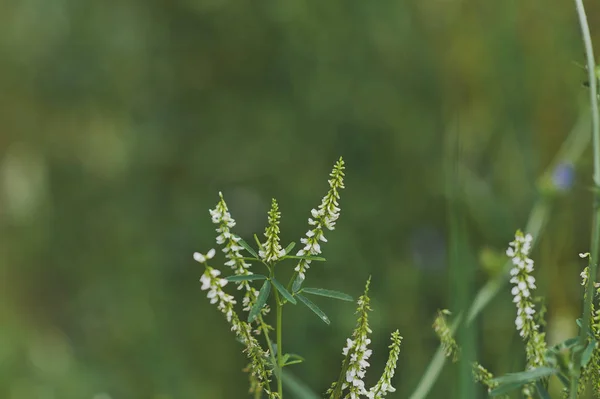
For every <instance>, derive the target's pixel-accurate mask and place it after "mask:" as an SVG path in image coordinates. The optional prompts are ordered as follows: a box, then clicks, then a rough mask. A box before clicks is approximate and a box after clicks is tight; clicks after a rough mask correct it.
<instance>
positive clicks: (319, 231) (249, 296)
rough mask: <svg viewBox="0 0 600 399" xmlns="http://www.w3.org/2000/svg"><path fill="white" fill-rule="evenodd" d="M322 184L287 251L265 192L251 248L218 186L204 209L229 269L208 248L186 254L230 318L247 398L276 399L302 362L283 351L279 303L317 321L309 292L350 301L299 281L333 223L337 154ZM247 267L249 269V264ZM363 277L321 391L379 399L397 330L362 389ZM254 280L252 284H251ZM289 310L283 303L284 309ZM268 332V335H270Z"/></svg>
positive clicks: (386, 388) (389, 373) (335, 396)
mask: <svg viewBox="0 0 600 399" xmlns="http://www.w3.org/2000/svg"><path fill="white" fill-rule="evenodd" d="M328 182H329V191H328V192H327V194H326V195H325V196H324V197H323V199H322V201H321V203H320V205H319V206H318V207H317V208H314V209H312V210H311V212H310V213H311V216H310V217H309V218H308V225H309V229H308V231H307V232H306V234H305V235H304V237H302V238H301V239H300V243H301V244H302V245H301V248H300V249H299V250H298V251H296V252H295V254H293V252H292V251H293V250H294V248H295V245H296V244H295V243H290V244H288V245H287V246H286V247H285V248H284V247H283V246H282V245H281V241H280V238H279V236H280V229H279V220H280V218H281V213H280V212H279V205H278V204H277V201H276V200H275V199H273V200H272V201H271V209H270V210H269V212H268V215H267V227H266V229H265V232H264V234H263V240H262V241H261V240H260V239H259V237H258V236H257V235H254V239H255V244H256V245H255V246H254V247H253V246H252V245H250V244H249V243H247V242H246V241H244V240H243V239H242V238H241V237H240V236H238V235H236V234H235V233H234V231H233V228H234V227H235V225H236V222H235V220H234V219H233V217H232V216H231V214H230V212H229V209H228V207H227V203H226V202H225V199H224V196H223V195H222V194H221V193H219V202H218V203H217V205H216V207H215V208H214V209H211V210H210V215H211V218H212V222H213V223H214V224H215V225H216V226H217V228H216V232H217V237H216V243H217V244H218V245H219V246H220V248H221V252H223V254H224V256H225V262H224V263H223V265H224V266H228V267H229V268H230V269H231V274H230V275H229V276H227V277H223V276H222V274H221V270H220V269H217V268H215V267H213V266H211V265H209V263H210V264H214V263H213V262H214V260H213V259H214V257H215V255H216V252H217V251H216V250H215V249H210V250H209V251H208V252H206V253H205V254H204V253H199V252H196V253H194V260H196V261H197V262H199V263H201V264H202V265H203V266H204V273H203V274H202V277H201V278H200V282H201V283H202V285H201V287H200V288H201V289H202V290H204V291H207V297H208V299H209V300H210V303H211V304H216V305H217V309H218V310H219V311H220V312H221V313H223V315H224V316H225V320H226V321H227V322H228V323H229V324H230V325H231V331H232V332H233V333H234V334H235V336H236V338H237V339H238V340H239V341H240V342H241V343H242V344H243V345H244V352H245V354H246V356H247V357H248V360H249V364H248V367H247V370H248V371H249V374H250V392H251V393H252V394H254V396H255V398H260V397H262V395H263V393H264V394H265V395H266V396H267V397H268V398H278V399H282V398H283V396H284V390H283V380H284V375H283V369H284V368H285V367H288V366H291V365H293V364H298V363H301V362H302V361H303V358H302V357H300V356H299V355H296V354H292V353H284V350H283V328H282V319H283V310H284V309H290V306H288V305H298V304H301V305H304V306H305V307H306V308H308V309H309V310H310V311H312V312H313V313H315V314H316V315H317V316H318V317H319V318H320V319H321V320H322V321H323V322H325V323H327V324H330V320H329V317H328V316H327V315H326V314H325V313H324V312H323V311H322V310H321V309H320V308H319V307H318V306H317V305H316V304H315V303H314V302H312V301H311V300H310V299H309V297H310V296H321V297H328V298H332V299H336V300H342V301H350V302H352V301H353V299H352V297H351V296H350V295H347V294H344V293H342V292H338V291H332V290H328V289H324V288H311V287H305V286H304V282H305V280H306V274H307V272H308V270H309V269H310V265H311V264H312V262H324V261H325V259H324V258H323V257H321V256H320V255H321V253H322V249H321V246H322V245H323V244H325V243H326V242H327V238H326V237H325V234H326V232H327V231H331V230H334V229H335V225H336V222H337V220H338V219H339V217H340V211H341V209H340V204H339V202H338V201H339V199H340V190H342V189H343V188H344V161H343V160H342V159H341V158H340V159H339V160H338V161H337V162H336V164H335V166H334V167H333V170H332V172H331V174H330V179H329V180H328ZM283 261H288V262H289V261H295V262H296V263H297V264H296V266H295V268H294V273H293V275H292V276H291V278H290V280H289V281H288V282H287V283H286V284H284V283H283V282H281V281H280V280H279V279H280V277H279V276H280V274H278V273H277V271H278V270H279V269H280V268H282V267H284V266H283V265H281V262H283ZM252 264H258V265H260V267H261V268H262V270H261V271H262V273H260V272H257V273H255V272H254V270H255V268H254V267H253V266H252ZM251 268H252V271H251ZM229 283H233V284H234V285H236V286H237V290H241V291H243V299H242V304H241V311H242V312H245V313H246V314H244V316H243V317H242V316H240V313H239V312H240V309H237V308H236V305H237V302H236V300H235V298H234V296H232V295H231V294H229V293H227V292H226V289H227V288H228V284H229ZM369 283H370V279H369V280H368V281H367V284H366V287H365V291H364V293H363V295H361V296H360V298H359V299H358V301H357V305H358V307H357V310H356V314H357V317H358V321H357V325H356V328H355V330H354V332H353V333H352V337H351V338H348V339H347V341H346V346H345V347H344V348H343V350H342V354H343V355H344V358H343V360H342V366H341V371H340V374H339V376H338V378H337V380H336V381H335V382H333V383H332V385H331V388H330V389H329V390H328V391H327V392H326V393H325V395H326V397H327V398H329V399H341V398H351V399H357V398H360V397H366V398H370V399H379V398H383V397H384V396H386V395H387V393H388V392H394V391H395V389H394V388H393V386H392V377H393V376H394V371H395V368H396V363H397V361H398V355H399V352H400V343H401V340H402V337H401V336H400V333H399V332H398V331H395V332H394V333H392V337H391V340H392V343H391V345H390V353H389V359H388V361H387V364H386V366H385V369H384V372H383V375H382V376H381V378H380V379H379V381H378V382H377V383H376V384H375V385H374V386H373V387H371V388H370V389H367V387H366V386H365V384H364V382H363V379H364V377H365V373H366V370H367V368H368V367H369V362H368V359H369V357H370V356H371V353H372V351H371V349H369V348H368V346H369V344H370V343H371V339H370V338H369V335H370V334H371V329H370V327H369V312H370V311H371V308H370V298H369ZM254 284H259V285H260V288H258V286H256V287H255V286H254ZM270 306H271V307H273V308H274V309H275V313H276V325H275V326H274V327H273V326H271V325H269V324H268V323H267V322H266V321H265V316H266V315H267V314H268V313H269V312H270V310H271V307H270ZM290 310H291V309H290ZM294 311H296V310H294ZM273 332H274V335H275V337H272V333H273ZM259 340H260V341H259Z"/></svg>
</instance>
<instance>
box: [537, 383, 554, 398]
mask: <svg viewBox="0 0 600 399" xmlns="http://www.w3.org/2000/svg"><path fill="white" fill-rule="evenodd" d="M535 389H536V390H537V393H538V394H539V395H540V398H541V399H552V398H550V394H549V393H548V391H547V390H546V388H545V387H544V384H542V382H541V381H537V382H536V383H535Z"/></svg>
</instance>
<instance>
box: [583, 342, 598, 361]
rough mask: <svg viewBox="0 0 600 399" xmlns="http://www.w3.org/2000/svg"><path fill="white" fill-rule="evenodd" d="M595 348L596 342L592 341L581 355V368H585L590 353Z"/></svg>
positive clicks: (590, 355)
mask: <svg viewBox="0 0 600 399" xmlns="http://www.w3.org/2000/svg"><path fill="white" fill-rule="evenodd" d="M596 346H598V341H596V340H595V339H592V340H591V341H590V342H589V344H588V346H587V347H586V348H585V350H584V351H583V354H582V355H581V367H583V368H585V366H587V364H588V363H589V361H590V360H591V359H592V353H593V352H594V349H596Z"/></svg>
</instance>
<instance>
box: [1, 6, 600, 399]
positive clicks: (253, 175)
mask: <svg viewBox="0 0 600 399" xmlns="http://www.w3.org/2000/svg"><path fill="white" fill-rule="evenodd" d="M589 7H590V8H589V10H588V15H590V16H591V20H590V25H591V26H592V30H593V31H594V32H595V33H596V36H595V42H596V43H600V36H598V34H599V33H598V32H597V29H594V27H597V26H599V24H600V8H599V6H598V4H597V3H590V4H589ZM582 60H583V49H582V45H581V40H580V37H579V27H578V25H577V21H576V18H575V12H574V10H573V5H572V4H571V3H570V2H562V3H559V2H557V3H556V4H553V5H552V7H548V6H547V2H544V1H542V0H533V1H528V2H519V1H516V0H508V1H502V2H478V1H470V0H462V1H460V0H449V1H441V0H425V1H417V0H408V1H380V2H365V1H356V0H346V1H341V0H329V1H304V0H289V1H285V2H281V1H274V0H259V1H258V2H239V1H232V0H229V1H228V0H172V1H164V0H163V1H158V0H155V1H141V0H124V1H120V2H91V1H77V0H53V1H50V2H49V1H42V0H6V1H3V2H2V3H0V87H1V88H2V90H0V110H1V111H0V126H1V131H2V134H1V135H0V234H1V240H0V243H1V244H0V245H1V248H0V254H1V256H0V397H3V398H7V399H35V398H39V399H69V398H90V399H117V398H151V399H175V398H177V399H187V398H215V399H219V398H227V399H228V398H243V397H245V392H246V390H247V384H246V376H245V375H244V374H243V373H242V371H241V370H242V368H243V367H244V366H245V361H244V357H243V355H242V354H241V353H240V347H239V345H237V344H236V343H235V342H234V340H233V337H232V335H231V333H230V332H229V331H228V326H227V325H226V323H225V321H224V320H223V319H222V317H221V315H220V314H219V313H218V312H217V311H216V310H215V309H214V308H212V307H211V306H210V305H209V304H208V301H207V300H206V298H205V297H204V293H203V292H201V291H200V289H199V283H198V278H199V276H200V274H201V270H200V269H199V268H198V265H197V264H196V263H195V262H194V261H193V260H192V253H193V251H196V250H200V251H206V250H207V249H209V248H210V247H212V246H214V236H215V234H214V230H213V226H212V225H211V223H210V218H209V215H208V209H209V208H210V207H213V206H214V204H215V203H216V202H217V200H218V197H217V193H218V191H223V193H224V195H225V198H226V199H227V201H228V204H229V206H230V209H231V212H232V214H233V216H234V217H235V218H236V219H237V221H238V227H237V232H238V233H239V234H240V235H242V236H244V237H246V238H249V237H251V234H252V233H254V232H260V231H262V230H263V229H264V225H265V223H266V211H267V209H268V205H269V202H270V199H271V197H276V198H277V199H278V201H279V204H280V208H281V212H282V225H281V227H282V231H283V233H282V234H283V241H284V242H286V243H287V242H289V241H291V240H296V241H297V240H299V238H300V237H301V236H302V234H303V232H304V231H305V229H306V228H307V227H306V226H307V223H306V220H307V218H308V216H309V210H310V209H311V208H312V207H314V206H316V205H317V204H318V203H319V201H320V199H321V196H322V195H324V194H325V192H326V189H327V186H326V177H327V173H328V171H329V170H330V167H331V165H332V164H333V162H334V161H335V160H336V159H337V158H338V157H339V156H340V155H342V156H344V159H345V160H346V162H347V184H346V187H347V189H346V190H345V191H344V192H343V194H342V200H341V204H342V216H341V218H340V221H339V223H338V226H337V229H336V231H335V232H333V234H331V236H330V242H329V243H328V244H327V246H326V247H325V248H324V255H325V256H326V257H327V258H328V262H327V263H326V264H325V266H324V267H323V266H321V265H315V266H314V267H312V268H311V270H310V273H309V274H308V276H307V278H308V281H309V282H311V284H310V285H313V286H315V285H320V286H323V287H328V288H331V289H338V290H342V291H345V292H349V293H351V294H353V295H355V296H357V295H358V293H360V291H361V288H362V286H363V284H364V281H365V280H366V279H367V277H368V276H369V275H372V276H373V281H372V296H373V298H372V307H373V309H374V313H373V318H372V320H373V323H372V324H373V331H375V334H376V335H377V336H375V337H374V339H373V342H374V343H375V346H374V347H373V349H374V355H373V358H372V360H373V362H372V363H373V364H374V365H377V364H384V362H385V360H384V359H385V357H386V356H387V350H386V348H385V346H386V344H387V336H388V335H389V333H390V332H391V331H393V330H395V329H396V328H398V329H399V330H400V332H401V334H402V335H403V336H404V344H403V348H402V353H401V355H400V361H399V369H398V372H397V376H396V379H395V385H396V386H397V387H398V392H397V393H396V394H395V396H394V397H399V398H405V397H408V395H409V393H410V392H411V390H412V389H413V388H414V387H415V385H416V383H417V381H418V379H419V377H420V375H421V374H422V373H423V371H424V369H425V367H426V365H427V363H428V361H429V359H430V357H431V355H432V353H433V351H434V350H435V348H436V347H437V344H438V342H437V339H436V337H435V333H434V332H433V329H432V328H431V324H432V322H433V318H434V316H435V313H436V310H437V309H439V308H445V307H448V306H450V305H452V304H453V303H454V302H453V298H454V297H455V296H456V295H457V292H455V287H457V285H456V281H460V280H461V278H462V275H461V273H462V272H461V270H462V269H461V268H460V265H459V266H458V267H452V268H449V266H448V256H449V249H448V248H447V243H448V242H451V241H452V240H450V239H451V237H450V232H451V231H455V230H451V229H449V225H448V220H449V215H448V212H449V209H459V210H458V211H456V212H460V215H459V216H460V220H461V222H460V226H461V227H460V229H457V230H456V231H461V232H462V233H461V234H464V235H465V237H463V240H461V242H462V241H465V240H466V241H467V242H468V246H467V248H469V251H471V253H470V254H468V258H469V259H472V260H474V262H475V263H476V264H475V269H474V270H475V272H474V273H475V275H474V276H471V277H473V278H472V282H470V283H469V285H470V286H471V287H470V288H469V289H470V290H471V291H475V290H476V288H477V287H479V286H481V284H483V283H484V282H485V281H486V280H487V279H488V278H489V276H490V274H493V273H492V272H491V271H490V270H492V271H493V267H492V266H490V265H493V264H494V263H495V262H496V263H497V261H496V260H495V259H497V257H498V255H497V254H498V253H500V254H501V253H502V252H503V251H504V248H505V247H506V245H507V243H508V242H509V241H510V240H511V239H512V236H513V234H514V231H515V230H516V229H517V228H519V227H523V223H525V220H526V218H527V215H528V213H529V211H530V208H531V205H532V203H533V202H534V201H535V199H536V198H537V197H538V196H539V195H540V194H539V193H538V192H537V190H536V179H537V178H538V176H539V175H540V174H541V173H542V171H543V170H544V168H545V167H546V166H547V165H548V163H549V162H550V161H551V159H552V158H553V156H554V155H555V153H556V151H557V149H558V148H559V146H560V145H561V143H562V142H563V140H564V139H565V138H566V137H567V135H568V132H569V131H570V129H571V128H572V126H573V125H574V124H575V123H576V120H577V118H578V114H579V110H580V109H581V105H582V102H583V101H585V93H584V90H585V89H583V88H582V87H581V83H582V81H583V80H585V74H584V72H583V71H582V70H581V69H580V68H579V67H577V66H576V65H575V64H574V61H575V62H579V63H582ZM451 135H457V137H458V140H459V143H460V154H459V156H458V157H457V159H456V161H455V162H456V163H458V165H457V166H458V167H460V168H461V169H464V170H465V171H467V172H468V173H465V174H461V175H466V176H470V177H469V180H465V181H461V182H458V183H457V184H459V186H458V187H455V188H454V190H453V192H454V193H455V196H456V198H455V200H456V201H457V203H458V204H457V205H456V206H455V207H453V208H450V207H448V206H447V202H448V198H447V195H446V193H447V188H446V182H447V172H448V170H447V168H446V163H445V157H446V152H445V147H446V141H447V138H448V137H450V136H451ZM590 170H591V157H590V156H589V154H587V153H586V155H585V156H584V158H583V159H581V160H580V161H579V162H578V163H577V164H576V165H574V170H573V173H571V175H569V176H571V178H572V179H574V185H573V186H571V185H569V184H567V185H566V187H569V188H568V189H565V190H563V191H562V193H563V194H562V195H561V196H560V197H558V198H557V200H556V202H555V206H554V207H553V212H552V216H551V219H550V220H549V223H548V227H547V229H546V232H545V234H544V236H543V237H542V240H541V244H540V246H539V247H538V249H537V250H536V251H535V253H534V254H533V257H534V259H536V265H537V268H538V271H539V273H538V274H537V275H538V276H539V281H540V290H539V291H540V294H544V295H546V296H547V297H548V298H549V299H548V315H549V323H548V337H549V339H550V340H551V341H552V342H556V341H558V340H559V339H561V338H565V337H568V336H569V335H571V334H573V333H574V331H575V325H574V323H573V319H574V318H575V317H576V316H577V315H578V314H579V308H580V302H581V299H580V297H581V288H580V286H579V271H580V269H581V268H582V264H581V262H580V261H579V260H578V257H577V253H578V252H584V251H586V250H587V245H588V242H589V240H588V233H589V219H590V216H589V215H590V211H591V195H590V193H589V191H586V190H585V186H586V185H589V182H591V179H590ZM564 174H565V172H560V176H564ZM471 183H472V184H471ZM475 183H476V184H475ZM557 184H558V183H557ZM561 187H562V186H561ZM452 212H454V211H452ZM478 259H479V260H482V259H483V260H486V259H487V260H486V261H485V262H484V264H479V263H477V260H478ZM490 267H491V269H490ZM465 270H466V271H465V276H466V274H467V273H471V270H473V268H472V267H471V266H468V267H467V266H465ZM471 277H469V278H471ZM465 278H466V277H465ZM464 281H468V280H464ZM453 282H454V283H453ZM453 287H454V288H453ZM322 306H323V309H324V310H325V311H326V312H327V313H328V314H329V315H330V318H331V319H332V323H333V324H332V327H328V326H326V325H325V324H323V323H322V322H320V320H318V319H317V318H316V317H314V315H312V314H310V313H309V312H308V311H306V310H302V309H300V308H298V309H295V311H296V312H295V313H294V315H293V318H292V317H288V318H287V319H286V320H284V323H285V326H286V328H287V331H288V332H289V335H287V341H286V347H287V348H289V349H290V350H291V351H293V352H296V353H300V354H303V355H304V356H305V357H306V359H307V362H306V363H305V364H303V365H300V366H298V367H297V368H296V369H295V372H296V375H297V376H298V377H300V378H301V379H302V380H303V381H305V382H307V383H308V384H309V385H311V386H312V387H314V388H315V389H316V390H320V391H321V392H322V391H324V390H325V389H326V388H327V387H328V386H329V384H330V383H331V381H333V379H335V377H336V373H337V370H338V367H339V362H340V359H341V349H342V347H343V345H344V342H345V337H346V336H348V335H349V334H350V332H351V330H352V327H353V325H354V315H353V306H345V305H344V304H330V303H327V302H324V303H323V304H322ZM452 310H453V311H455V310H459V309H452ZM513 323H514V307H513V305H512V303H511V300H510V297H509V292H508V290H507V291H506V292H504V293H503V294H502V295H501V296H500V297H499V298H498V299H497V300H495V301H494V302H493V303H492V304H491V305H490V307H489V308H488V310H487V311H486V313H485V314H484V315H483V317H481V318H480V319H479V321H478V322H477V326H476V327H477V334H475V335H474V336H476V342H475V343H474V344H475V345H476V348H475V349H476V351H475V352H476V353H477V354H478V357H479V359H480V361H481V363H482V364H485V365H486V367H488V368H489V369H490V371H492V372H494V373H495V374H502V373H504V372H506V371H511V370H513V371H514V370H518V369H519V367H520V365H521V364H522V362H523V354H522V348H521V347H520V346H519V345H518V344H519V342H518V339H517V338H518V336H516V333H515V331H514V328H513ZM315 343H318V344H319V345H318V347H317V346H314V345H313V344H315ZM459 343H460V342H459ZM457 370H458V369H457V366H455V365H450V366H447V368H446V369H445V371H444V373H443V375H442V377H441V379H440V380H439V381H438V383H437V384H436V386H435V388H434V390H433V392H432V394H431V397H448V395H449V392H451V391H454V390H455V389H454V387H455V381H456V379H455V378H454V375H455V374H456V373H457ZM377 374H379V370H373V371H372V372H371V377H370V378H372V379H373V381H367V382H368V383H370V382H374V380H375V379H376V378H377V377H376V376H377ZM456 397H460V393H457V394H456Z"/></svg>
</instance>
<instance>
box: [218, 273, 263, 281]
mask: <svg viewBox="0 0 600 399" xmlns="http://www.w3.org/2000/svg"><path fill="white" fill-rule="evenodd" d="M266 278H267V276H263V275H262V274H248V275H245V276H229V277H226V278H225V280H227V281H255V280H264V279H266Z"/></svg>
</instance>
